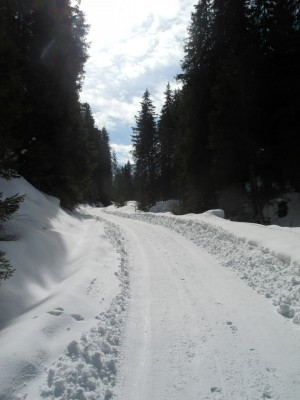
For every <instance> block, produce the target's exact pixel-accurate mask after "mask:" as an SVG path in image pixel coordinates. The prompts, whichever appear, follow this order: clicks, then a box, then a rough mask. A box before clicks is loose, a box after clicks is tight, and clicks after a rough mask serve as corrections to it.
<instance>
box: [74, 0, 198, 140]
mask: <svg viewBox="0 0 300 400" xmlns="http://www.w3.org/2000/svg"><path fill="white" fill-rule="evenodd" d="M194 2H195V0H168V1H166V0H126V2H125V1H124V0H101V1H99V0H98V1H96V0H81V8H82V9H83V11H84V12H85V13H86V17H87V22H88V23H89V24H90V25H91V28H90V34H89V37H88V40H89V41H91V42H92V43H91V48H90V59H89V60H88V62H87V65H86V79H85V83H84V87H83V92H82V96H81V98H82V101H87V102H89V104H90V105H91V107H92V110H93V113H94V117H95V120H96V122H97V124H98V125H99V126H100V127H101V126H103V125H105V126H106V127H107V128H108V129H111V130H113V131H117V130H118V126H119V125H120V124H124V123H125V124H132V123H134V115H136V114H137V112H138V111H139V107H140V101H141V96H142V94H143V91H144V90H145V89H146V88H148V89H149V91H150V93H151V94H153V98H154V100H155V105H156V108H157V111H160V107H161V104H162V99H163V96H162V94H163V92H164V90H165V86H166V83H167V81H168V80H169V81H172V79H173V74H174V71H175V68H177V72H179V71H180V60H181V59H182V58H183V39H184V37H185V36H186V30H187V26H188V24H189V21H190V14H191V12H192V11H193V4H194ZM168 71H169V74H168ZM171 71H173V72H171ZM156 102H158V103H156ZM126 135H127V136H128V132H127V133H126ZM120 140H121V139H120ZM124 142H128V137H127V138H126V140H125V138H124Z"/></svg>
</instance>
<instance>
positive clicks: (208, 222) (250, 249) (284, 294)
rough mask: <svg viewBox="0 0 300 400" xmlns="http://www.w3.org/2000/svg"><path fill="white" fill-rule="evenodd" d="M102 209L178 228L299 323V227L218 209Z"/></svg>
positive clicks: (285, 314) (175, 229)
mask: <svg viewBox="0 0 300 400" xmlns="http://www.w3.org/2000/svg"><path fill="white" fill-rule="evenodd" d="M106 212H108V213H113V214H115V215H119V216H122V217H126V218H131V219H136V220H140V221H147V222H148V223H152V224H156V225H162V226H165V227H167V228H169V229H172V230H174V231H176V232H179V233H180V234H181V235H184V236H185V237H186V238H188V239H190V240H192V241H193V242H194V243H195V244H197V245H198V246H201V247H203V248H205V249H206V250H207V251H208V252H209V253H211V254H213V255H215V256H216V257H217V258H218V259H219V261H220V262H221V263H222V265H224V266H225V267H230V268H232V269H234V270H235V271H236V272H237V273H238V275H239V276H240V277H241V278H242V279H243V280H245V281H246V282H247V284H248V285H249V286H250V287H252V288H253V289H255V290H256V291H257V292H258V293H260V294H262V295H264V296H265V297H266V298H268V299H270V301H272V303H273V305H274V306H276V307H277V310H278V312H279V313H280V314H282V315H283V316H285V317H288V318H292V319H293V321H294V323H295V324H299V319H300V284H299V281H300V248H299V242H300V231H299V228H282V227H278V226H262V225H258V224H250V223H241V222H232V221H228V220H225V219H223V216H224V214H223V213H222V210H212V211H209V212H205V213H203V214H197V215H196V214H189V215H185V216H174V215H170V214H169V213H165V214H159V215H157V214H155V213H140V212H136V213H132V212H130V213H128V212H127V208H126V207H124V209H123V208H119V209H116V208H115V209H114V210H113V208H112V207H111V208H110V209H109V210H107V211H106ZM220 217H221V218H220Z"/></svg>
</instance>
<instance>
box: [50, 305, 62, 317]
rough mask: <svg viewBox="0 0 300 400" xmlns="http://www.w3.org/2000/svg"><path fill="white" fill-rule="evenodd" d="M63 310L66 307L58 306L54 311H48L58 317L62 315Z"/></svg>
mask: <svg viewBox="0 0 300 400" xmlns="http://www.w3.org/2000/svg"><path fill="white" fill-rule="evenodd" d="M63 312H64V309H63V308H62V307H57V308H55V309H54V310H52V311H47V313H48V314H51V315H54V316H56V317H58V316H59V315H61V314H62V313H63Z"/></svg>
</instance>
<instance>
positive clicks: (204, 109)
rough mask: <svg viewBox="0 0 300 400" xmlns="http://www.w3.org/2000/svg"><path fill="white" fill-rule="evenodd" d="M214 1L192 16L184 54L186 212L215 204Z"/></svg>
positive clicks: (182, 180)
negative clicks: (210, 139)
mask: <svg viewBox="0 0 300 400" xmlns="http://www.w3.org/2000/svg"><path fill="white" fill-rule="evenodd" d="M211 28H212V13H211V2H210V1H207V0H201V1H199V3H198V4H197V5H196V6H195V12H194V13H192V21H191V24H190V27H189V30H188V32H189V36H188V39H187V41H186V44H185V47H184V51H185V56H184V59H183V62H182V74H180V75H179V76H178V78H180V79H181V81H182V83H183V88H182V93H181V104H180V121H179V125H180V127H179V130H180V134H179V137H178V146H177V148H178V150H177V151H178V162H179V171H178V181H179V187H180V188H181V195H182V201H183V203H184V207H185V210H186V211H194V212H199V211H204V210H206V209H208V208H211V207H212V206H213V205H214V194H213V185H212V182H211V179H210V177H209V174H208V171H209V169H210V162H211V154H210V153H211V152H210V150H209V148H208V137H209V123H208V113H209V110H210V106H211V94H210V90H211V89H210V88H211V82H212V74H213V71H212V60H211V46H212V32H211Z"/></svg>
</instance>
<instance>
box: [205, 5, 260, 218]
mask: <svg viewBox="0 0 300 400" xmlns="http://www.w3.org/2000/svg"><path fill="white" fill-rule="evenodd" d="M248 10H249V4H248V2H247V1H242V0H227V1H222V2H221V1H215V2H214V23H213V32H214V43H213V49H214V63H215V71H216V73H215V77H214V83H213V86H212V103H213V109H212V111H211V112H210V128H211V133H210V145H211V148H212V149H213V165H212V176H213V178H214V182H215V184H216V188H217V190H218V192H219V196H220V195H221V194H222V198H223V199H224V196H225V199H226V202H225V203H224V201H223V204H220V206H221V207H223V208H225V211H227V215H228V214H229V215H228V216H230V217H231V218H232V217H233V215H232V213H235V214H236V213H237V212H239V209H240V210H241V208H242V207H241V205H242V204H241V203H242V201H245V195H246V191H245V182H246V181H249V182H250V187H251V196H252V204H253V210H254V218H257V219H258V221H259V222H263V215H262V204H261V199H260V197H259V193H258V186H257V168H256V166H257V144H256V140H255V139H256V138H255V131H256V129H257V127H258V126H259V124H258V121H259V118H258V115H259V107H258V105H257V100H258V97H257V94H258V81H257V75H258V74H257V65H256V63H257V62H258V60H259V57H258V54H257V50H256V46H255V44H256V43H255V40H254V38H253V37H252V36H251V34H252V32H251V29H250V28H251V27H250V26H249V18H248V15H247V12H248ZM234 203H235V207H233V205H234ZM224 206H225V207H224ZM229 208H230V210H229ZM228 212H229V213H228Z"/></svg>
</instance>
